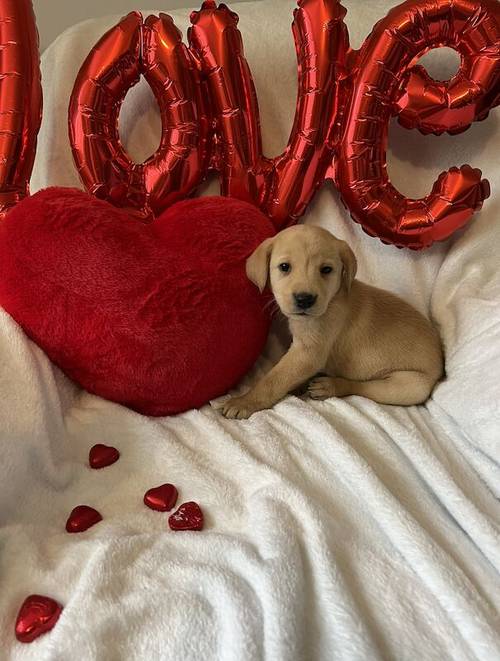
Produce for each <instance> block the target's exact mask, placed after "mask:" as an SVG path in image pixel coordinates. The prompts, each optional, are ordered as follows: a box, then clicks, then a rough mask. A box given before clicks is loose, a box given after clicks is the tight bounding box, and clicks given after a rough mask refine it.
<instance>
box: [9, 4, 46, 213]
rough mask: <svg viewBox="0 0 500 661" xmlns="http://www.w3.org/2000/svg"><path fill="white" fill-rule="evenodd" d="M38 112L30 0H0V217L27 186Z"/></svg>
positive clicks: (37, 73)
mask: <svg viewBox="0 0 500 661" xmlns="http://www.w3.org/2000/svg"><path fill="white" fill-rule="evenodd" d="M41 118H42V87H41V82H40V63H39V54H38V33H37V30H36V24H35V16H34V13H33V6H32V4H31V0H0V219H1V218H2V216H3V215H4V214H5V213H6V212H7V211H8V209H9V208H10V207H12V206H14V205H15V204H16V203H17V202H19V200H21V199H22V198H23V197H26V195H28V192H29V188H28V184H29V179H30V176H31V171H32V170H33V163H34V160H35V152H36V140H37V135H38V130H39V128H40V122H41Z"/></svg>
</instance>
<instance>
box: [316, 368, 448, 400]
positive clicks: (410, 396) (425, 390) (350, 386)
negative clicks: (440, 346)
mask: <svg viewBox="0 0 500 661" xmlns="http://www.w3.org/2000/svg"><path fill="white" fill-rule="evenodd" d="M318 381H319V382H321V381H328V383H326V384H321V383H319V385H317V386H316V387H315V386H314V385H313V384H314V383H315V382H318ZM435 383H436V379H433V378H432V377H431V376H430V375H428V374H425V373H423V372H416V371H411V370H407V371H404V370H400V371H395V372H391V373H390V374H387V376H385V377H383V378H380V379H373V380H372V381H351V380H350V379H342V378H340V377H337V378H330V377H326V378H325V379H314V380H313V381H312V382H311V384H310V385H309V392H310V393H311V396H312V397H314V395H313V394H312V393H314V392H316V393H320V392H321V391H323V393H331V394H326V395H324V396H323V397H316V399H324V398H325V397H332V396H336V397H347V396H348V395H361V396H362V397H368V399H373V401H375V402H379V404H394V405H397V406H412V405H414V404H422V403H423V402H425V401H426V400H427V399H428V398H429V395H430V394H431V392H432V389H433V388H434V385H435ZM311 387H312V391H311Z"/></svg>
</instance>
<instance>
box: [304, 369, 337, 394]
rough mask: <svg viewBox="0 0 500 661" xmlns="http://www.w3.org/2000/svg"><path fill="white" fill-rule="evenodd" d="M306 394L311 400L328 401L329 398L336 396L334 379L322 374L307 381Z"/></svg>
mask: <svg viewBox="0 0 500 661" xmlns="http://www.w3.org/2000/svg"><path fill="white" fill-rule="evenodd" d="M307 393H308V395H309V397H311V398H312V399H328V398H329V397H335V396H336V395H337V392H336V390H335V378H334V377H333V376H326V375H323V374H321V375H320V376H317V377H315V378H314V379H312V380H311V381H309V383H308V385H307Z"/></svg>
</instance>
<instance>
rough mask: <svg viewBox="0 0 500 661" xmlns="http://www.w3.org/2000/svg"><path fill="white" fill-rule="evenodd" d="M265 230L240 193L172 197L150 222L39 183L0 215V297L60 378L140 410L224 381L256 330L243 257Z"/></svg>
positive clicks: (235, 372)
mask: <svg viewBox="0 0 500 661" xmlns="http://www.w3.org/2000/svg"><path fill="white" fill-rule="evenodd" d="M273 233H274V230H273V227H272V225H271V223H270V222H269V220H268V219H267V218H266V217H265V216H264V215H263V214H262V213H261V212H260V211H259V210H257V209H256V208H255V207H253V206H251V205H250V204H247V203H245V202H240V201H237V200H232V199H228V198H222V197H204V198H198V199H192V200H187V201H184V202H180V203H178V204H176V205H174V206H172V207H171V208H170V209H168V210H167V211H166V212H165V213H164V214H162V216H161V217H159V218H158V219H157V220H156V221H155V222H153V223H152V224H150V225H145V224H142V223H141V222H139V221H137V220H135V219H133V218H131V217H129V216H128V215H127V214H126V213H125V212H124V211H122V210H119V209H116V208H115V207H113V206H111V205H109V204H108V203H106V202H103V201H100V200H97V199H95V198H93V197H91V196H89V195H87V194H86V193H83V192H81V191H78V190H74V189H66V188H49V189H47V190H44V191H41V192H40V193H37V194H36V195H33V196H32V197H29V198H27V199H25V200H23V201H22V202H20V203H19V204H18V205H17V206H16V207H15V208H14V209H13V210H12V211H11V212H10V213H9V214H8V215H7V217H6V218H5V220H4V221H3V223H1V224H0V305H2V306H3V307H4V309H5V310H6V311H7V312H8V313H9V314H10V315H11V316H12V317H13V318H14V319H15V320H16V321H17V322H18V323H19V324H20V325H21V326H22V327H23V328H24V330H25V331H26V333H27V334H28V335H29V337H31V338H32V339H33V340H34V341H35V342H36V343H37V344H38V345H39V346H40V347H41V348H42V349H43V350H44V351H45V352H46V353H47V355H48V356H49V358H50V359H51V360H52V361H53V362H54V363H55V364H56V365H58V366H59V367H60V368H61V369H62V370H63V371H64V372H65V373H66V374H67V375H68V376H69V377H70V378H72V379H73V380H74V381H76V382H77V383H78V384H80V385H81V386H82V387H83V388H85V389H86V390H88V391H89V392H91V393H95V394H97V395H100V396H101V397H105V398H107V399H110V400H113V401H116V402H119V403H121V404H124V405H126V406H129V407H131V408H133V409H135V410H137V411H140V412H141V413H145V414H148V415H167V414H173V413H179V412H181V411H184V410H186V409H189V408H193V407H198V406H201V405H203V404H205V403H206V402H207V401H208V400H210V399H212V398H214V397H217V396H219V395H222V394H223V393H225V392H226V391H227V390H229V389H230V388H232V387H233V386H234V385H235V384H236V383H237V382H238V381H239V380H240V379H241V378H242V377H243V376H244V374H245V373H246V372H247V371H248V370H249V369H250V367H251V366H252V364H253V363H254V362H255V360H256V359H257V357H258V355H259V353H260V352H261V350H262V348H263V346H264V343H265V341H266V338H267V333H268V330H269V317H268V315H267V313H266V311H265V310H264V299H263V297H261V296H260V294H259V292H258V290H257V288H256V287H255V286H254V285H253V284H252V283H251V282H249V280H248V279H247V277H246V274H245V260H246V258H247V257H248V256H249V255H250V254H251V253H252V251H253V250H254V249H255V248H256V247H257V245H258V244H259V243H260V242H261V241H263V240H264V239H266V238H267V237H269V236H272V235H273Z"/></svg>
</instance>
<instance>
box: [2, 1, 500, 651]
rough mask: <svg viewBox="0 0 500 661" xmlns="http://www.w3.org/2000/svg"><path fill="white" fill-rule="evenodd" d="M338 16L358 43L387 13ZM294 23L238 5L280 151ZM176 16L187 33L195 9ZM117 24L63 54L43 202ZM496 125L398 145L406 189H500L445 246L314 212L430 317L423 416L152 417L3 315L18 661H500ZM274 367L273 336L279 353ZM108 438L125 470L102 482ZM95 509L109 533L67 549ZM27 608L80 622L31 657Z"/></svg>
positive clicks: (364, 406) (154, 126)
mask: <svg viewBox="0 0 500 661" xmlns="http://www.w3.org/2000/svg"><path fill="white" fill-rule="evenodd" d="M344 4H345V5H346V6H347V8H348V10H349V13H348V16H347V23H348V26H349V29H350V31H351V38H352V42H353V43H354V45H355V46H357V45H359V43H360V42H361V39H362V37H364V36H365V35H366V34H367V33H368V32H369V30H370V27H371V25H372V24H373V23H374V21H375V20H376V19H377V18H379V17H380V16H382V15H383V14H384V13H385V11H386V10H387V9H388V8H389V6H390V5H392V4H393V3H392V2H387V1H385V0H377V2H375V1H373V2H371V3H360V2H359V0H350V1H347V0H345V1H344ZM293 6H294V3H293V2H292V1H291V0H270V1H269V2H262V3H249V4H242V5H239V6H238V12H239V14H240V17H241V20H240V28H241V31H242V33H243V35H244V39H245V47H246V52H247V55H248V59H249V61H250V64H251V67H252V71H253V73H254V76H255V80H256V84H257V88H258V92H259V100H260V104H261V110H262V123H263V130H264V143H265V146H266V150H267V153H269V154H277V153H278V152H279V151H280V150H281V149H282V147H283V146H284V144H285V142H286V138H287V132H288V130H289V127H290V126H291V119H292V113H293V108H294V103H295V102H294V95H295V79H296V69H295V61H294V51H293V42H292V38H291V33H290V22H291V17H292V8H293ZM172 14H173V15H174V17H175V19H176V22H177V24H178V25H179V26H180V27H181V28H183V29H185V27H186V26H187V23H188V21H187V16H188V12H187V11H186V12H184V11H176V12H172ZM115 20H116V17H114V18H111V19H109V20H99V21H90V22H87V23H85V24H83V25H80V26H78V27H75V28H73V29H72V30H70V31H69V32H67V33H66V34H65V35H63V36H62V37H60V38H59V40H58V41H57V42H56V43H55V44H54V45H53V46H52V47H51V48H50V49H49V50H48V51H47V52H46V53H45V56H44V61H43V74H44V88H45V116H44V123H43V128H42V132H41V136H40V143H39V151H38V158H37V164H36V170H35V175H34V178H33V189H34V190H37V189H39V188H41V187H44V186H46V185H49V184H61V185H77V184H78V180H77V175H76V173H75V170H74V168H73V165H72V160H71V155H70V151H69V145H68V140H67V133H66V109H67V103H68V98H69V94H70V91H71V87H72V83H73V80H74V78H75V75H76V72H77V70H78V68H79V65H80V64H81V62H82V60H83V58H84V56H85V55H86V53H87V52H88V50H89V49H90V47H91V46H92V45H93V43H94V42H95V41H96V40H97V38H98V37H99V36H100V35H101V34H102V33H103V31H104V30H105V29H106V28H107V27H109V26H110V25H112V24H113V23H114V22H115ZM130 97H131V98H130V99H127V103H126V107H125V108H124V112H123V116H122V129H123V135H124V137H125V141H126V143H127V145H129V148H130V150H131V152H132V153H133V154H134V155H136V156H137V157H141V158H143V157H145V156H147V155H148V153H149V152H150V151H152V150H153V149H154V146H155V135H157V132H158V115H157V112H156V109H155V107H154V103H153V102H152V100H151V97H150V96H149V94H148V92H147V89H146V88H144V87H142V86H141V87H138V88H137V89H136V90H134V91H133V92H131V94H130ZM498 121H499V117H498V112H497V113H495V112H493V113H492V115H491V117H490V118H489V119H488V120H487V121H486V122H483V123H480V124H477V125H475V126H473V127H472V128H471V129H470V130H469V131H468V132H467V133H466V134H464V135H462V136H455V137H441V138H435V137H428V138H423V137H422V136H420V134H418V133H416V132H406V131H404V130H403V129H400V128H399V127H397V126H395V127H394V128H393V130H392V131H391V147H392V150H393V151H392V152H391V166H390V172H391V175H392V176H393V178H394V181H395V182H396V184H397V185H399V186H400V188H401V190H403V191H404V192H406V193H407V194H414V195H421V194H424V193H425V192H426V191H427V190H428V189H429V187H430V184H431V182H432V181H433V179H434V178H435V176H436V175H437V173H438V172H439V171H440V170H441V169H443V168H445V167H447V166H449V165H453V164H458V165H459V164H461V163H462V162H470V163H471V164H472V165H474V166H479V167H482V169H483V171H484V173H485V175H486V176H487V177H488V178H489V179H490V181H491V183H492V188H493V197H492V199H490V200H488V201H487V203H486V204H485V207H484V210H483V212H482V213H481V214H480V215H478V216H477V217H476V218H475V219H474V220H473V221H472V222H471V223H470V225H469V227H468V229H467V230H466V231H465V232H463V233H462V235H461V236H460V237H456V238H455V239H453V240H452V241H450V242H449V243H448V244H442V245H438V246H435V247H433V248H432V249H431V250H429V251H427V252H425V253H409V252H406V251H398V250H396V249H395V248H393V247H388V246H383V245H382V244H380V243H379V242H378V241H376V240H374V239H371V238H368V237H367V236H365V235H364V234H363V233H362V231H361V230H360V228H359V227H358V226H356V225H354V224H353V223H352V222H351V221H350V220H349V218H347V217H346V214H345V213H344V211H343V209H342V207H341V206H340V205H339V203H338V196H337V194H336V192H335V191H333V190H332V189H331V188H330V187H325V188H324V189H323V190H322V192H321V193H320V195H319V196H318V198H317V199H316V201H315V203H314V204H313V205H312V207H311V209H310V212H309V214H308V217H307V222H314V223H321V224H323V225H324V226H326V227H328V228H329V229H331V230H332V231H333V232H334V233H336V234H337V235H339V236H341V237H343V238H345V239H347V240H348V241H349V242H350V243H351V245H352V246H353V248H354V249H355V251H356V253H357V255H358V258H359V262H360V277H361V278H362V279H365V280H367V281H370V282H372V283H376V284H378V285H379V286H383V287H386V288H389V289H392V290H394V291H396V292H398V293H400V294H401V295H402V296H404V297H405V298H407V299H408V300H410V301H411V302H413V303H414V304H415V305H416V306H417V307H419V308H420V309H422V310H424V311H426V312H431V313H432V314H433V316H434V318H435V320H436V321H437V323H438V324H439V326H440V329H441V333H442V335H443V339H444V343H445V347H446V354H447V371H448V379H447V381H445V382H444V383H442V384H441V385H439V386H438V388H437V389H436V391H435V393H434V396H433V398H432V400H431V401H430V402H429V403H428V404H427V405H426V406H425V407H412V408H408V409H403V408H397V407H390V406H380V405H378V404H375V403H373V402H370V401H368V400H364V399H362V398H356V397H352V398H348V399H345V400H330V401H328V402H324V403H313V402H311V401H302V400H300V399H297V398H294V397H289V398H287V399H286V400H284V401H283V402H282V403H280V404H279V405H278V406H276V407H275V409H274V410H272V411H267V412H262V413H259V414H257V415H255V416H254V417H252V419H251V420H249V421H244V422H238V421H227V420H225V419H223V418H222V417H221V416H220V415H219V414H218V413H216V412H215V411H213V410H212V409H211V408H210V407H205V408H204V409H203V410H201V411H191V412H189V413H186V414H183V415H181V416H177V417H171V418H164V419H148V418H145V417H141V416H139V415H137V414H135V413H133V412H131V411H128V410H126V409H124V408H121V407H119V406H117V405H114V404H111V403H108V402H105V401H103V400H100V399H98V398H96V397H93V396H90V395H88V394H86V393H83V392H80V391H79V390H78V389H77V388H76V387H75V386H73V385H72V384H71V383H70V382H69V381H68V380H67V379H66V378H65V377H64V376H63V375H62V374H61V373H60V372H59V371H58V370H57V369H56V368H54V367H53V366H52V365H51V364H50V362H49V361H48V360H47V358H46V357H45V356H44V354H43V353H42V352H41V351H40V350H39V349H38V348H37V347H36V346H34V345H33V344H32V343H31V342H29V341H28V340H27V339H26V338H25V336H24V334H23V332H22V331H21V329H20V328H19V327H18V326H17V325H16V324H15V323H14V322H13V321H12V320H11V319H10V318H9V317H8V316H7V315H6V314H5V313H3V312H2V311H0V393H1V396H0V420H1V429H0V453H1V456H2V479H1V485H0V523H1V528H0V578H1V589H0V650H1V652H0V657H1V658H2V659H3V658H5V659H16V660H20V659H32V660H36V661H44V660H51V661H66V660H67V659H73V658H76V657H78V658H79V659H82V661H87V660H103V661H114V660H119V659H127V661H128V660H133V659H137V660H141V661H142V660H143V659H151V660H153V659H172V660H174V659H175V660H179V659H193V660H197V661H199V660H201V659H203V660H207V661H208V660H211V659H221V660H224V659H227V660H228V661H233V660H236V659H237V660H238V661H245V660H247V659H248V660H252V661H253V660H255V659H264V658H265V659H270V660H271V659H272V660H273V661H276V660H283V661H293V660H297V661H302V660H304V659H324V660H330V659H334V658H335V659H411V660H414V659H436V660H438V659H439V661H443V660H445V659H453V660H454V661H458V660H462V659H483V660H484V661H494V660H495V659H500V617H499V608H500V542H499V530H500V504H499V501H498V498H499V497H500V468H499V462H500V419H499V413H498V404H499V401H500V389H499V385H498V381H499V379H498V375H499V371H500V305H499V303H500V273H499V269H498V265H499V258H498V255H499V252H500V224H499V222H500V221H499V216H500V213H499V212H500V202H499V201H500V171H499V168H498V165H497V163H498V151H499V149H500V132H499V130H498ZM211 190H214V188H213V184H212V187H211ZM279 350H280V347H279V342H278V340H277V338H276V337H274V338H272V339H271V341H270V346H269V351H268V354H269V355H273V354H274V355H276V354H278V353H279ZM266 365H268V363H266V360H263V361H262V364H261V368H263V367H266ZM98 442H104V443H108V444H111V445H115V446H116V447H118V448H119V449H120V451H121V453H122V457H121V459H120V461H119V462H118V463H116V464H114V465H113V466H112V467H109V468H107V469H104V470H102V471H91V470H90V469H89V468H88V467H87V465H86V460H87V454H88V450H89V448H90V446H92V445H93V444H94V443H98ZM167 481H169V482H173V483H174V484H176V485H177V486H178V488H179V491H180V502H182V501H186V500H191V499H194V500H197V501H198V502H199V503H200V504H201V505H202V507H203V508H204V511H205V513H206V519H207V526H206V530H205V531H204V532H201V533H173V532H170V531H169V529H168V527H167V516H166V515H163V514H159V513H155V512H152V511H149V510H148V509H146V508H145V507H144V505H143V504H142V496H143V493H144V492H145V491H146V489H148V488H149V487H151V486H155V485H157V484H160V483H162V482H167ZM83 503H85V504H89V505H91V506H94V507H96V508H97V509H98V510H99V511H100V512H101V513H102V514H103V517H104V520H103V522H101V523H100V524H98V525H97V526H95V527H94V528H92V529H91V530H89V531H88V532H86V533H83V534H80V535H68V534H67V533H66V532H65V531H64V523H65V521H66V517H67V515H68V513H69V512H70V510H71V509H72V508H73V507H74V506H76V505H78V504H83ZM33 592H35V593H41V594H47V595H50V596H53V597H55V598H57V599H59V600H60V601H61V602H62V603H63V604H64V605H65V609H64V612H63V614H62V616H61V619H60V620H59V623H58V624H57V626H56V627H55V629H54V630H53V631H52V632H51V633H50V634H48V635H46V636H44V637H42V638H40V639H39V640H38V641H36V642H34V643H33V644H31V645H21V644H19V643H17V642H16V641H15V638H14V621H15V616H16V613H17V610H18V608H19V606H20V604H21V602H22V601H23V599H24V598H25V596H27V595H28V594H30V593H33Z"/></svg>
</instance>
